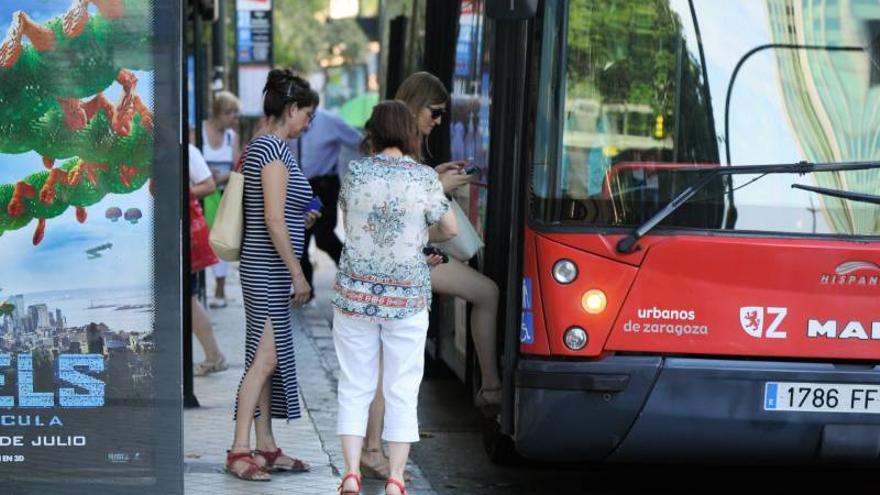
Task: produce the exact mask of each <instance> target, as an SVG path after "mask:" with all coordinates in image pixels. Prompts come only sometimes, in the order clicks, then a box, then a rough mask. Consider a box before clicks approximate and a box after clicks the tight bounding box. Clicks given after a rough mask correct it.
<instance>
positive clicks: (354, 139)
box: [287, 109, 362, 294]
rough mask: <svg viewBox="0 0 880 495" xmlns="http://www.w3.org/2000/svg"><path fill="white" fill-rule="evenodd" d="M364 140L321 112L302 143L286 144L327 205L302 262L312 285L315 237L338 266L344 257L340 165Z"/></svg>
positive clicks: (309, 233)
mask: <svg viewBox="0 0 880 495" xmlns="http://www.w3.org/2000/svg"><path fill="white" fill-rule="evenodd" d="M361 138H362V136H361V133H360V132H358V131H357V130H356V129H354V128H353V127H351V126H349V125H348V124H346V123H345V121H344V120H342V119H341V118H339V117H338V116H336V115H334V114H332V113H330V112H327V111H325V110H323V109H318V111H316V112H315V118H314V120H313V121H312V124H311V125H310V126H309V130H308V132H306V133H305V134H303V135H302V136H301V137H300V138H299V139H291V140H289V141H288V142H287V145H288V146H290V150H291V152H293V156H295V157H296V161H297V163H298V164H299V166H300V167H301V168H302V171H303V174H304V175H305V176H306V177H307V178H308V179H309V184H311V185H312V191H314V193H315V196H318V197H319V198H321V202H322V203H323V204H324V207H323V209H322V210H321V218H319V219H318V221H317V222H315V225H313V226H312V228H311V229H308V230H306V239H305V247H306V249H304V250H303V256H302V259H301V260H300V263H301V264H302V269H303V273H304V274H305V276H306V280H308V281H309V285H313V284H312V264H311V262H310V261H309V252H308V246H309V242H311V239H312V235H314V236H315V244H317V245H318V248H319V249H321V250H322V251H324V252H326V253H327V254H328V255H330V257H331V258H333V261H334V262H335V263H336V264H337V265H338V264H339V258H340V256H342V241H340V240H339V238H338V237H336V233H335V232H333V229H335V228H336V209H337V206H336V204H337V202H338V201H339V172H338V166H337V165H338V164H337V162H338V161H339V153H340V152H341V151H342V148H343V147H351V148H355V149H357V147H358V145H359V144H360V142H361ZM313 294H314V292H313Z"/></svg>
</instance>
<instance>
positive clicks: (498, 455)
mask: <svg viewBox="0 0 880 495" xmlns="http://www.w3.org/2000/svg"><path fill="white" fill-rule="evenodd" d="M483 448H484V449H485V450H486V455H488V456H489V460H490V461H492V462H493V463H495V464H499V465H502V466H513V465H516V464H518V463H519V460H520V457H519V454H517V453H516V448H515V447H514V445H513V439H512V438H510V437H509V436H508V435H505V434H503V433H501V425H500V424H498V420H497V419H496V418H494V417H493V418H486V419H485V420H483Z"/></svg>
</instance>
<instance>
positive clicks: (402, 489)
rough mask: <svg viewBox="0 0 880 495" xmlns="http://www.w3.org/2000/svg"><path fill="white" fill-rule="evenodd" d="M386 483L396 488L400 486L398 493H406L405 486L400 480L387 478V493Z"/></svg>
mask: <svg viewBox="0 0 880 495" xmlns="http://www.w3.org/2000/svg"><path fill="white" fill-rule="evenodd" d="M388 485H394V486H396V487H397V488H400V495H406V486H404V484H403V482H402V481H400V480H396V479H394V478H388V481H386V482H385V493H388Z"/></svg>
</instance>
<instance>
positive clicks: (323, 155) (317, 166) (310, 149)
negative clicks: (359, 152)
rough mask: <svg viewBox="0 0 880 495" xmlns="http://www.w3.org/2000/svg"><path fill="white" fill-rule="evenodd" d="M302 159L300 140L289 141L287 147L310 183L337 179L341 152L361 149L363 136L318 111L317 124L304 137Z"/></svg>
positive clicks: (338, 119) (324, 112)
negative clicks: (335, 176) (344, 147)
mask: <svg viewBox="0 0 880 495" xmlns="http://www.w3.org/2000/svg"><path fill="white" fill-rule="evenodd" d="M299 139H300V140H302V156H299V155H298V153H299V151H298V145H297V140H296V139H289V140H288V141H287V145H288V146H289V147H290V151H291V153H293V156H294V157H296V161H297V163H298V164H299V165H300V167H302V171H303V174H305V176H306V177H307V178H309V179H313V178H315V177H321V176H323V175H333V174H334V173H336V172H335V167H336V162H337V161H338V160H339V152H340V151H341V150H342V147H343V146H348V147H351V148H357V146H358V144H360V142H361V133H360V132H358V131H357V130H356V129H354V128H353V127H351V126H349V125H348V124H346V123H345V121H344V120H342V119H341V118H339V117H338V116H336V115H334V114H332V113H330V112H328V111H326V110H321V109H318V110H317V111H316V112H315V120H313V121H312V125H311V126H309V130H308V131H306V133H305V134H303V135H302V137H300V138H299Z"/></svg>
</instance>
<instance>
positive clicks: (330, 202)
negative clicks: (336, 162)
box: [300, 174, 342, 285]
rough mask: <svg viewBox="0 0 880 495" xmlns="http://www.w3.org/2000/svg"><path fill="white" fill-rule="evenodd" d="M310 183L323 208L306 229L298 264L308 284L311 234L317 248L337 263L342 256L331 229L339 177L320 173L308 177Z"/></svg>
mask: <svg viewBox="0 0 880 495" xmlns="http://www.w3.org/2000/svg"><path fill="white" fill-rule="evenodd" d="M309 184H311V185H312V192H314V194H315V196H318V197H319V198H321V202H322V203H324V208H323V209H322V210H321V218H319V219H318V221H317V222H315V225H312V228H311V229H308V230H306V242H305V249H304V250H303V255H302V259H301V260H300V265H302V269H303V273H304V274H305V276H306V280H308V281H309V285H313V284H312V263H311V261H309V242H311V240H312V236H315V244H317V245H318V249H320V250H321V251H324V252H326V253H327V254H329V255H330V257H331V258H333V262H334V263H336V264H337V265H338V264H339V257H340V256H342V241H340V240H339V238H338V237H336V234H335V233H334V232H333V229H335V228H336V207H337V203H338V202H339V177H338V176H337V175H336V174H334V175H322V176H321V177H315V178H313V179H309Z"/></svg>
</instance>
